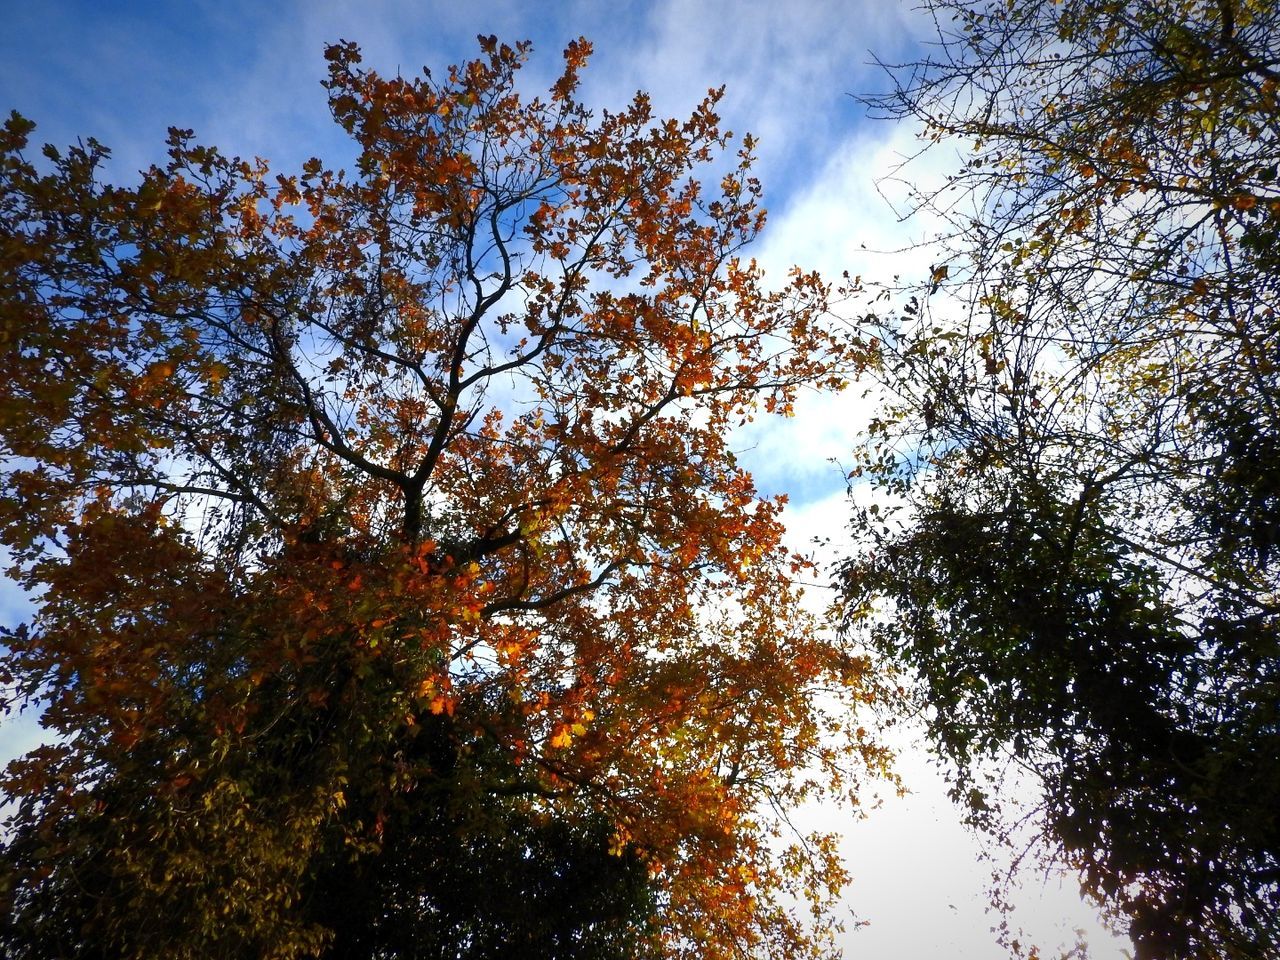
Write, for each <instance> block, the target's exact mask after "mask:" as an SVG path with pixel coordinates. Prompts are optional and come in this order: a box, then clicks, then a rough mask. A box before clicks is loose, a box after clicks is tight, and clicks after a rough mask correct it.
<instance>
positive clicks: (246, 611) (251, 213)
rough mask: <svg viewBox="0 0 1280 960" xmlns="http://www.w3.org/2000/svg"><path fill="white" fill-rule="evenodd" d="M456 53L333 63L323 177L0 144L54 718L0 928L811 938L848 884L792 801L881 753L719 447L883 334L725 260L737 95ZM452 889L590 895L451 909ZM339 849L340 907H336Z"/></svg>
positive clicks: (2, 418)
mask: <svg viewBox="0 0 1280 960" xmlns="http://www.w3.org/2000/svg"><path fill="white" fill-rule="evenodd" d="M482 47H483V56H482V57H481V58H480V59H478V60H476V61H474V62H472V63H469V64H466V65H464V66H462V67H458V68H454V69H451V70H450V71H449V72H448V75H447V76H446V77H445V78H442V79H435V78H433V77H431V76H430V75H429V74H426V75H424V76H423V77H420V78H418V79H414V80H406V79H403V78H399V77H397V78H392V79H385V78H382V77H380V76H378V75H377V74H376V73H374V72H372V71H369V70H367V69H365V68H364V67H363V66H362V65H361V61H360V56H359V53H358V51H357V50H356V48H355V47H354V46H353V45H350V44H338V45H336V46H333V47H331V48H329V50H328V51H327V57H328V61H329V80H328V82H327V88H328V91H329V99H330V105H331V108H332V111H333V114H334V117H335V119H336V120H337V122H338V123H339V124H340V125H341V126H342V128H343V129H344V130H345V131H346V132H347V133H349V134H350V136H351V137H352V138H353V139H354V141H355V144H356V148H357V156H356V159H355V162H354V167H353V169H352V170H350V171H349V172H343V171H336V172H335V171H333V170H330V169H328V168H326V167H325V165H324V164H323V163H322V162H321V161H320V160H311V161H309V162H308V163H306V164H305V165H304V167H303V170H302V172H301V174H300V175H297V176H294V175H273V174H271V173H270V172H269V170H268V168H267V166H266V164H265V163H264V162H261V161H256V162H253V163H249V162H245V161H241V160H238V159H235V158H230V157H226V156H223V155H222V154H221V153H219V152H218V151H217V150H215V149H212V148H209V147H205V146H201V145H198V144H197V143H196V142H195V140H194V137H193V135H192V134H191V132H190V131H183V130H173V131H171V137H170V143H169V155H170V159H169V161H168V162H167V163H166V164H165V165H164V166H157V167H153V168H151V169H149V170H147V171H144V172H142V174H141V177H140V180H139V181H138V182H137V183H136V184H133V185H117V184H111V183H106V182H103V180H102V161H103V160H104V158H105V157H106V155H107V154H106V150H105V149H104V148H103V147H102V146H100V145H99V144H97V143H95V142H93V141H89V142H87V143H86V144H83V145H80V146H77V147H74V148H71V149H70V150H67V151H65V152H60V151H58V150H56V149H54V148H52V147H46V148H45V150H44V157H43V159H40V160H38V161H37V160H36V159H33V158H32V157H30V156H28V147H27V144H28V140H29V135H30V133H31V129H32V125H31V124H30V123H29V122H27V121H26V120H24V119H22V118H20V117H17V116H14V117H12V118H11V119H10V120H9V121H8V123H7V124H6V126H5V127H4V132H3V139H2V142H0V147H2V148H3V153H2V154H0V216H2V217H3V224H4V227H3V236H4V243H3V247H0V265H2V267H3V271H2V274H0V275H2V276H3V288H2V289H0V312H2V315H3V318H4V327H3V337H4V339H3V351H2V352H0V383H3V384H4V388H3V392H2V393H0V431H2V432H0V437H2V438H3V440H2V443H3V447H2V448H0V451H2V452H3V456H4V482H3V486H2V488H0V489H3V496H2V497H0V528H2V530H3V542H4V543H5V544H6V545H7V547H8V548H9V549H10V550H11V551H12V553H13V556H14V557H15V558H16V566H15V568H14V570H13V575H14V576H16V577H17V578H18V579H19V580H20V581H22V582H23V583H25V584H26V585H27V586H28V587H29V588H30V589H31V591H32V593H33V595H34V596H35V597H36V600H37V611H36V614H35V616H34V619H33V621H32V622H31V623H30V624H27V625H24V626H22V627H20V628H18V629H16V630H14V631H11V632H10V633H9V635H8V638H7V639H8V650H7V652H6V654H5V656H4V660H3V670H4V674H5V680H6V682H9V681H11V682H12V689H13V690H14V691H16V694H15V702H16V701H23V700H25V701H27V702H38V703H39V704H41V705H42V709H43V722H44V724H45V726H46V727H48V728H49V730H50V731H51V737H50V743H49V745H47V746H44V747H41V748H40V749H38V750H37V751H35V752H34V753H33V754H31V755H29V756H28V757H25V758H23V759H21V760H19V761H17V762H16V763H15V764H14V765H12V766H11V767H10V768H9V770H8V772H7V775H6V779H5V790H6V792H7V793H8V794H9V796H11V797H12V798H13V799H14V800H15V802H16V804H17V808H16V809H17V813H16V814H15V815H14V817H13V819H12V820H11V822H10V824H9V828H8V829H9V833H8V834H7V839H6V841H5V846H4V860H3V862H4V891H5V898H6V900H5V906H6V912H7V919H6V921H5V922H6V926H5V927H4V934H3V936H4V937H6V938H8V939H6V940H5V941H4V942H5V945H6V949H9V950H11V951H18V952H20V954H21V955H23V956H32V957H35V956H44V955H49V954H50V952H52V953H53V954H55V955H58V956H76V955H85V956H89V955H94V953H95V951H96V952H97V953H107V954H110V955H112V956H118V957H152V956H172V957H182V956H190V957H215V956H228V957H230V956H245V955H253V956H263V957H300V956H310V955H317V954H320V953H323V952H324V951H325V950H326V949H330V948H334V949H351V950H363V949H365V948H366V947H367V948H368V949H371V950H374V951H375V952H376V951H387V952H395V951H397V950H398V949H399V947H398V946H397V937H399V936H401V933H403V932H404V931H405V930H410V931H414V932H415V934H416V935H421V936H422V938H423V942H424V943H425V942H430V943H437V944H438V943H443V942H445V941H449V940H451V939H453V938H455V937H456V938H459V939H458V942H457V943H455V944H454V945H453V947H451V948H450V949H452V950H454V951H456V952H457V955H472V954H467V953H466V951H468V950H470V951H472V952H473V954H475V955H479V954H482V953H483V952H484V951H485V950H487V949H488V947H486V946H485V945H486V944H491V943H493V942H496V939H498V938H502V937H505V936H508V935H512V936H517V939H519V938H527V939H528V942H529V943H530V944H532V945H535V946H531V949H545V950H547V951H549V952H550V953H555V954H559V955H569V954H568V953H564V952H562V945H563V943H565V942H568V941H565V940H563V939H562V938H564V937H569V938H572V939H573V942H574V943H575V944H577V945H578V946H580V947H581V948H582V949H583V950H584V953H583V955H596V954H594V953H592V951H594V950H596V949H597V948H598V953H600V954H607V953H608V952H609V951H610V950H614V949H616V950H623V949H624V948H626V947H627V945H628V944H632V945H635V947H636V950H637V951H639V950H640V949H641V947H642V946H645V945H646V944H647V946H648V947H652V948H654V949H658V950H660V951H662V952H664V953H666V954H667V955H685V954H687V955H695V956H699V957H718V956H737V955H741V954H742V953H744V952H749V951H756V952H759V953H762V954H768V955H776V956H806V955H814V954H818V953H821V952H822V951H823V950H824V949H826V946H825V944H826V942H827V941H826V937H827V935H828V934H829V933H830V928H831V922H830V921H829V920H827V919H825V918H824V916H823V915H822V913H821V907H822V906H823V904H825V903H827V902H828V901H829V900H830V898H831V897H833V896H835V894H836V893H837V892H838V890H839V887H840V884H841V882H842V880H843V871H842V869H841V867H840V865H839V862H838V860H837V859H836V858H835V856H834V853H833V850H834V847H833V844H832V841H831V840H830V838H827V837H812V838H797V837H794V836H792V837H786V836H782V834H783V825H784V824H785V812H786V811H787V810H788V809H790V808H792V807H794V806H795V805H796V804H797V803H799V802H801V801H802V800H804V799H805V798H806V797H808V796H811V795H813V794H814V793H817V792H834V793H837V794H841V793H851V791H852V790H853V789H854V787H855V786H856V778H857V775H858V774H859V773H860V772H862V771H865V770H866V769H867V767H868V766H870V767H872V768H876V769H879V768H880V767H881V765H882V763H883V757H882V755H881V753H880V752H879V751H878V750H877V749H876V748H875V747H874V746H872V745H871V744H870V743H869V742H865V741H862V740H860V739H859V738H858V737H856V736H854V735H852V734H850V733H849V732H847V727H846V725H845V724H846V719H847V711H848V709H849V708H850V707H851V706H852V705H853V704H856V702H858V701H860V700H862V699H865V698H866V697H867V696H869V694H870V689H871V688H870V685H869V681H868V679H867V678H866V676H865V670H866V665H865V661H864V660H862V659H860V658H858V657H854V656H850V654H849V653H848V652H847V651H846V650H845V649H844V648H843V647H842V646H841V645H840V644H837V643H834V642H833V641H832V640H831V639H830V638H829V637H827V636H825V635H823V634H822V633H820V632H819V631H818V630H817V625H816V624H815V623H814V622H813V621H812V620H811V619H810V618H808V617H806V616H805V615H804V613H803V612H802V610H801V608H800V606H799V597H798V592H797V589H796V587H795V586H794V577H795V575H796V574H797V573H799V572H802V571H803V569H804V564H803V562H802V561H801V560H799V559H797V558H796V557H794V556H792V555H791V554H789V553H788V552H787V551H786V550H785V549H784V548H783V547H782V545H781V543H780V535H781V529H782V528H781V524H780V520H779V513H780V510H781V501H780V500H766V499H762V498H760V497H758V496H757V495H756V492H755V490H754V488H753V486H752V482H751V478H750V476H749V475H747V474H746V473H745V472H744V471H743V470H742V469H740V468H739V467H738V466H737V464H736V462H735V460H734V457H733V455H732V453H731V451H730V450H729V448H728V447H727V445H726V434H727V433H728V431H729V429H730V427H731V426H732V425H733V424H735V423H738V422H741V421H744V420H747V419H750V418H751V417H753V416H755V415H757V414H758V413H761V412H778V413H785V412H787V411H788V410H789V408H790V404H791V403H792V400H793V398H794V396H795V393H796V391H797V390H798V389H800V388H801V387H802V386H805V385H827V386H835V385H838V383H839V382H840V380H841V378H842V376H844V375H845V373H847V372H848V371H850V370H855V369H857V367H858V366H859V365H860V364H861V363H862V361H863V359H864V358H863V356H862V354H861V352H860V349H859V348H858V347H857V345H856V343H853V344H851V343H848V342H845V341H842V340H840V339H838V338H836V337H834V336H832V335H831V334H830V333H829V332H828V331H827V330H826V329H825V328H824V326H823V317H824V314H825V312H826V310H827V306H828V301H829V298H830V297H831V295H832V291H831V289H830V288H829V287H828V286H826V285H825V284H824V283H823V282H822V281H821V280H820V279H819V278H818V277H816V276H814V275H812V274H807V273H803V272H801V271H799V270H797V271H795V272H794V273H793V274H792V275H791V276H790V278H789V279H788V280H787V281H786V282H785V283H784V285H783V286H782V288H781V289H776V290H771V289H769V288H767V287H765V286H764V284H763V281H762V277H761V272H760V270H759V269H758V267H757V266H756V265H755V263H754V262H753V261H750V260H747V259H744V258H743V257H742V255H741V251H742V248H743V247H744V246H745V245H746V244H747V243H748V242H750V241H751V240H752V239H753V238H754V237H755V235H756V233H757V232H758V231H759V229H760V228H761V226H762V224H763V221H764V213H763V211H762V210H761V209H760V208H759V206H758V194H759V186H758V184H757V183H756V182H755V180H754V179H752V178H751V176H750V166H751V162H752V160H751V145H750V141H749V140H744V142H743V146H742V148H741V150H740V151H739V152H738V154H737V156H736V158H735V157H728V158H727V159H726V157H725V151H726V148H727V145H728V142H729V135H728V134H725V133H722V132H721V131H720V130H719V129H718V127H717V120H716V116H715V114H714V106H715V101H716V99H717V97H718V95H719V94H718V93H716V92H714V91H713V92H712V93H711V94H710V95H709V96H708V98H707V99H706V100H705V101H704V102H703V103H702V104H700V105H699V106H698V108H697V109H696V110H695V111H694V112H693V114H692V116H690V118H689V119H688V120H686V121H683V122H680V121H676V120H655V119H654V118H653V117H652V116H651V112H650V109H649V105H648V101H647V99H646V98H645V97H644V96H643V95H637V97H636V98H635V100H634V101H633V102H632V103H631V104H629V105H628V106H626V107H625V108H624V109H623V110H621V111H620V112H617V113H610V112H606V113H603V114H601V115H600V117H599V118H594V117H593V116H592V115H591V114H590V113H589V112H588V111H587V110H586V109H585V108H584V107H583V106H582V105H581V104H580V103H579V102H578V101H577V100H576V99H575V98H574V90H575V88H576V86H577V75H578V70H579V69H580V67H581V66H582V64H583V62H584V60H585V58H586V56H587V53H588V49H589V48H588V47H587V45H586V44H585V43H584V42H579V43H575V44H573V45H571V46H570V48H569V49H568V50H567V51H566V55H565V59H566V68H565V72H564V74H563V76H562V77H561V78H560V79H559V80H558V81H557V82H556V84H555V85H554V87H553V89H552V91H551V93H550V95H549V97H548V98H546V99H541V98H539V99H533V100H525V99H523V98H522V96H521V94H520V93H519V92H518V90H517V85H516V82H515V78H516V72H517V68H518V67H519V65H520V63H521V61H522V59H523V57H524V55H525V53H526V49H525V48H524V47H520V48H517V49H512V48H510V47H507V46H505V45H499V44H498V43H497V42H496V41H495V40H492V39H487V40H483V41H482ZM707 177H710V180H711V182H713V183H714V184H715V187H714V189H709V188H708V187H706V186H705V185H704V179H706V178H707ZM442 718H445V719H447V720H448V723H445V722H444V720H443V719H442ZM442 724H443V726H441V725H442ZM424 731H427V732H425V733H424ZM424 738H425V739H424ZM475 811H481V812H480V813H476V812H475ZM602 842H603V843H604V844H605V848H606V850H605V854H606V856H611V857H613V858H614V859H615V860H616V861H617V863H616V865H615V867H614V868H613V869H612V870H607V869H606V870H601V871H600V876H601V881H600V882H601V886H600V890H599V892H600V894H601V897H600V899H595V898H591V897H583V896H582V895H581V887H582V879H581V871H582V870H584V869H589V868H590V865H591V864H593V863H598V862H599V859H600V844H601V843H602ZM526 857H527V858H529V860H531V861H532V862H533V863H536V864H540V865H541V867H540V868H535V867H534V866H533V865H532V864H531V863H530V862H526V859H525V858H526ZM637 864H639V865H642V866H643V873H644V881H645V883H644V884H641V883H639V882H638V879H637V874H636V872H635V870H636V865H637ZM539 869H541V871H542V872H543V873H545V874H546V876H545V877H540V876H538V875H537V874H538V873H539ZM470 871H477V872H483V873H486V874H487V875H488V876H490V877H492V878H494V880H493V882H494V883H501V884H506V885H507V893H508V895H509V896H510V897H513V898H514V897H521V898H524V899H525V901H527V905H528V906H529V908H530V910H531V911H534V910H536V911H538V912H539V913H542V911H543V907H544V905H545V904H546V902H547V900H548V898H554V897H557V896H559V897H563V898H567V899H572V901H573V903H574V904H575V906H573V907H570V908H566V909H565V910H564V911H561V912H558V911H555V910H551V911H549V912H546V913H543V915H542V917H541V919H540V920H538V922H539V923H542V924H544V925H543V926H536V927H535V926H530V925H529V924H531V923H533V920H534V919H536V918H533V917H531V916H529V915H525V916H524V917H523V919H521V918H515V917H513V916H512V915H511V914H510V912H508V911H507V910H506V907H505V906H504V905H503V904H501V903H499V902H497V901H496V900H490V901H489V902H488V903H487V905H485V909H483V910H478V912H477V913H476V914H475V917H474V922H473V924H471V925H466V924H463V922H462V919H461V918H460V917H459V916H458V915H457V914H456V913H452V912H450V910H448V909H446V908H445V907H444V903H445V900H444V899H443V894H442V893H441V889H442V885H444V884H446V883H448V885H449V886H450V888H451V889H454V888H456V889H458V890H460V891H462V892H463V894H465V896H467V897H470V898H471V900H472V901H473V903H472V905H473V906H477V907H479V906H480V903H479V900H480V898H479V891H477V890H476V887H475V881H474V879H471V878H469V877H468V878H464V877H463V875H464V874H469V872H470ZM551 876H554V877H555V878H557V879H556V880H555V881H554V882H552V880H551V879H550V877H551ZM363 878H371V879H369V880H368V883H367V884H366V883H363V882H360V890H362V891H364V892H365V893H366V894H367V896H368V899H362V900H361V903H362V906H361V913H360V915H359V916H358V917H356V918H355V920H353V924H354V928H352V927H348V926H343V925H342V924H339V923H337V921H336V920H335V918H334V917H333V915H332V911H329V910H326V909H321V908H320V906H319V905H323V904H325V903H331V902H334V898H335V897H339V896H341V895H342V891H345V890H350V889H351V885H352V884H353V883H356V882H358V879H363ZM544 881H545V882H544ZM468 890H470V891H471V893H470V894H467V893H466V891H468ZM615 894H616V895H617V898H618V899H616V900H615V899H614V895H615ZM788 897H795V898H798V900H799V902H801V903H804V902H806V901H808V902H810V903H811V904H812V906H813V908H814V919H813V921H812V922H810V919H809V918H806V917H804V916H801V915H798V914H797V913H796V911H795V909H794V908H793V907H792V906H790V905H789V904H790V903H791V902H793V901H790V900H788V899H787V898H788ZM601 900H603V901H607V902H601ZM460 902H464V901H460ZM406 904H408V906H406ZM414 905H417V906H416V907H415V906H414ZM415 909H417V910H419V911H420V913H419V915H416V916H414V915H413V913H414V910H415ZM406 911H407V914H408V915H406ZM437 911H439V912H437ZM655 913H656V914H657V915H658V917H659V919H660V923H657V924H655V923H654V922H653V920H654V915H655ZM522 924H523V926H522ZM605 925H607V926H609V930H608V931H606V932H604V933H601V932H600V931H602V930H603V929H604V926H605ZM464 927H465V930H464ZM517 927H518V928H519V930H521V931H523V932H522V933H519V934H518V935H517V934H513V933H512V931H513V930H514V929H516V928H517ZM602 938H603V939H602ZM343 944H359V946H358V947H356V946H351V947H349V948H348V947H344V946H343ZM450 955H454V954H450Z"/></svg>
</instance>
